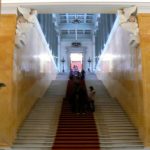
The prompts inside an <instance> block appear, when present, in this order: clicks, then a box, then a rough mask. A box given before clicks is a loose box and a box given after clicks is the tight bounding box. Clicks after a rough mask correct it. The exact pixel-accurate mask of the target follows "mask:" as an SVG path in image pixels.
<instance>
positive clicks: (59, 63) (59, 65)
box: [58, 34, 61, 72]
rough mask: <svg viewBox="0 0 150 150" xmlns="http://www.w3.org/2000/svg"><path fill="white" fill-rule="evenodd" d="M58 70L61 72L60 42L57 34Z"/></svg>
mask: <svg viewBox="0 0 150 150" xmlns="http://www.w3.org/2000/svg"><path fill="white" fill-rule="evenodd" d="M58 70H59V72H61V41H60V34H58Z"/></svg>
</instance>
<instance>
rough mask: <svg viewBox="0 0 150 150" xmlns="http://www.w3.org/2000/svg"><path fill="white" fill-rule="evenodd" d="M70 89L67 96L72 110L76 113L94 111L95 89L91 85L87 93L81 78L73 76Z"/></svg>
mask: <svg viewBox="0 0 150 150" xmlns="http://www.w3.org/2000/svg"><path fill="white" fill-rule="evenodd" d="M71 80H73V82H72V90H71V94H70V97H69V102H70V105H71V109H72V112H75V113H77V114H85V113H86V112H94V111H95V106H94V99H95V93H96V92H95V90H94V88H93V86H90V87H89V89H88V94H87V91H86V88H85V85H84V82H83V80H82V78H79V77H78V76H77V77H73V79H71Z"/></svg>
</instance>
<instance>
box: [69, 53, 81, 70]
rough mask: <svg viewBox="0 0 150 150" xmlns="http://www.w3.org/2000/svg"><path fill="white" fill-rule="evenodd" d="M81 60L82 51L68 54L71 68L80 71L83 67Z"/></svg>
mask: <svg viewBox="0 0 150 150" xmlns="http://www.w3.org/2000/svg"><path fill="white" fill-rule="evenodd" d="M82 60H83V55H82V53H71V54H70V66H71V69H73V70H77V71H81V70H82V69H83V64H82Z"/></svg>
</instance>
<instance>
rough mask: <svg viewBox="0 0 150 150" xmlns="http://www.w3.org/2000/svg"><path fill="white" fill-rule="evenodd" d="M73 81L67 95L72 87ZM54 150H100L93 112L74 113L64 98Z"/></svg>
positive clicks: (69, 84)
mask: <svg viewBox="0 0 150 150" xmlns="http://www.w3.org/2000/svg"><path fill="white" fill-rule="evenodd" d="M71 82H72V81H69V82H68V87H67V94H66V95H68V94H70V91H68V90H71V89H72V83H71ZM83 85H84V86H85V84H84V82H83ZM52 150H100V147H99V140H98V133H97V129H96V125H95V121H94V117H93V114H92V113H86V114H75V113H72V112H71V108H70V105H69V103H68V101H67V100H64V101H63V104H62V111H61V114H60V119H59V124H58V129H57V133H56V138H55V142H54V144H53V147H52Z"/></svg>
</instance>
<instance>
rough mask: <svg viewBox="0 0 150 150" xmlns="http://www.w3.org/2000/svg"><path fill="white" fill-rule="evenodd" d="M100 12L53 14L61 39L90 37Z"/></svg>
mask: <svg viewBox="0 0 150 150" xmlns="http://www.w3.org/2000/svg"><path fill="white" fill-rule="evenodd" d="M99 17H100V14H85V13H84V14H68V13H66V14H55V15H54V16H53V18H54V20H55V25H56V27H57V31H58V32H59V34H60V36H61V39H71V40H80V39H92V35H93V34H94V32H95V30H96V28H97V25H98V18H99Z"/></svg>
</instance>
